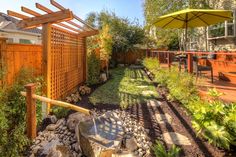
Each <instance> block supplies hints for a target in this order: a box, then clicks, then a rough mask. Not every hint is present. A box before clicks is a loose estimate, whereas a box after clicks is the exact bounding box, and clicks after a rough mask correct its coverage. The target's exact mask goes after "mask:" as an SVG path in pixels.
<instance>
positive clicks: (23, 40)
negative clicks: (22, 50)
mask: <svg viewBox="0 0 236 157" xmlns="http://www.w3.org/2000/svg"><path fill="white" fill-rule="evenodd" d="M20 43H21V44H32V42H31V41H30V40H28V39H20Z"/></svg>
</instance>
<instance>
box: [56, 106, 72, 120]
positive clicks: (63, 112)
mask: <svg viewBox="0 0 236 157" xmlns="http://www.w3.org/2000/svg"><path fill="white" fill-rule="evenodd" d="M68 113H69V110H68V109H65V108H64V107H60V106H53V107H52V114H53V115H55V116H56V117H57V118H58V119H60V118H64V117H66V116H68Z"/></svg>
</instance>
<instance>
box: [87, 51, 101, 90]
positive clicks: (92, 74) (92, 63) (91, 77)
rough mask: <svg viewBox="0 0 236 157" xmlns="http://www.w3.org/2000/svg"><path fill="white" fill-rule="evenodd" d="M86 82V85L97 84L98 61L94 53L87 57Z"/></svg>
mask: <svg viewBox="0 0 236 157" xmlns="http://www.w3.org/2000/svg"><path fill="white" fill-rule="evenodd" d="M87 66H88V67H87V80H86V83H87V84H88V85H93V84H97V83H99V74H100V60H99V58H98V57H97V56H96V54H95V52H94V51H92V52H90V53H88V55H87Z"/></svg>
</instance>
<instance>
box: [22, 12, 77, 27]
mask: <svg viewBox="0 0 236 157" xmlns="http://www.w3.org/2000/svg"><path fill="white" fill-rule="evenodd" d="M71 19H73V13H72V12H71V11H70V10H69V9H66V10H62V11H58V12H53V13H50V14H46V15H41V16H37V17H31V18H27V19H26V18H25V19H23V20H21V21H20V22H19V23H18V27H20V28H32V27H38V26H41V25H42V24H46V23H59V22H63V21H68V20H71Z"/></svg>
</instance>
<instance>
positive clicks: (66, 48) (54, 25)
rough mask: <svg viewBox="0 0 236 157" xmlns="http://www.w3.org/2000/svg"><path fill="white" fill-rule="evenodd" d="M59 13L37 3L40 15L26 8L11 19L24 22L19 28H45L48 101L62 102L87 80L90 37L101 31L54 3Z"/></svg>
mask: <svg viewBox="0 0 236 157" xmlns="http://www.w3.org/2000/svg"><path fill="white" fill-rule="evenodd" d="M50 3H51V5H52V6H54V7H55V8H57V11H52V10H50V9H49V8H47V7H45V6H43V5H41V4H39V3H36V4H35V6H36V8H37V9H39V10H41V11H43V12H45V14H40V13H38V12H36V11H34V10H31V9H29V8H26V7H23V6H22V7H21V10H22V12H24V13H27V14H28V15H25V14H21V13H17V12H14V11H10V10H8V11H7V12H8V15H10V16H13V17H16V18H19V19H21V20H20V21H19V23H18V27H20V28H24V29H28V28H34V27H39V26H41V27H42V49H43V50H42V51H43V52H42V74H43V76H44V78H45V81H46V84H47V88H46V90H45V94H46V96H47V97H48V98H52V99H59V98H62V97H64V96H66V95H67V94H69V93H70V92H71V91H72V90H73V89H75V88H76V87H77V86H78V85H79V84H80V83H82V82H84V81H85V80H86V37H89V36H92V35H96V34H98V33H99V32H98V30H97V29H95V28H93V27H92V26H90V25H89V24H87V23H86V22H85V21H83V20H82V19H81V18H79V17H78V16H76V15H75V14H73V13H72V11H71V10H69V9H66V8H64V7H63V6H62V5H60V4H59V3H57V2H56V1H54V0H50Z"/></svg>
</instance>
